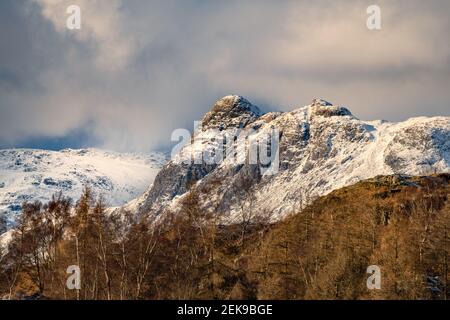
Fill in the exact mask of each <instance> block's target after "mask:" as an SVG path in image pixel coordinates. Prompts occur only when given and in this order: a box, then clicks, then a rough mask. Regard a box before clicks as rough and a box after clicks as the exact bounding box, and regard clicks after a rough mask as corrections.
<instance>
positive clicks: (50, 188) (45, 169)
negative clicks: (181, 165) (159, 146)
mask: <svg viewBox="0 0 450 320" xmlns="http://www.w3.org/2000/svg"><path fill="white" fill-rule="evenodd" d="M165 162H166V156H165V155H164V154H162V153H151V154H121V153H115V152H109V151H102V150H97V149H83V150H71V149H67V150H62V151H59V152H55V151H45V150H31V149H11V150H0V219H1V218H3V219H5V218H6V220H7V222H8V223H10V222H11V221H13V219H14V217H15V216H16V214H17V213H19V212H20V210H21V204H22V203H23V202H24V201H35V200H40V201H43V202H45V201H48V200H49V199H51V197H52V195H53V194H54V193H56V192H59V191H62V192H63V194H64V195H65V196H70V197H71V198H73V199H74V201H76V200H77V199H78V197H79V196H80V194H81V192H82V189H83V187H84V186H90V187H92V188H93V190H94V192H95V193H96V194H97V195H99V194H103V195H104V196H105V199H106V201H107V202H108V204H109V205H111V206H121V205H123V204H125V203H126V202H128V201H129V200H131V199H134V198H136V197H138V196H140V195H141V194H142V193H143V192H144V191H145V190H146V189H147V188H148V186H149V185H151V183H152V182H153V180H154V178H155V176H156V174H157V173H158V172H159V170H160V168H161V167H162V166H163V165H164V163H165ZM0 229H1V226H0ZM3 231H5V230H4V228H3ZM1 233H2V230H0V234H1Z"/></svg>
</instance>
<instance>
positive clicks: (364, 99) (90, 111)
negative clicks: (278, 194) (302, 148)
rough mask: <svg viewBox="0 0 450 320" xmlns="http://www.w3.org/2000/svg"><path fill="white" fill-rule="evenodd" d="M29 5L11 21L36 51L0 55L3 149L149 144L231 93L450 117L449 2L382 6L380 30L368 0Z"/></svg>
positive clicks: (59, 1) (92, 0)
mask: <svg viewBox="0 0 450 320" xmlns="http://www.w3.org/2000/svg"><path fill="white" fill-rule="evenodd" d="M7 1H10V2H11V3H14V5H15V6H20V5H19V4H18V3H21V2H16V1H13V0H7ZM31 1H32V2H33V3H34V4H36V3H38V4H39V6H37V7H36V6H32V7H33V8H32V10H31V13H29V14H28V15H26V18H27V19H28V20H29V21H28V20H27V21H28V23H29V25H27V22H26V21H25V23H24V25H19V24H18V25H17V26H16V28H9V29H13V30H16V31H17V30H21V28H22V29H24V31H22V33H19V34H18V36H16V38H15V39H16V40H15V41H16V42H17V43H19V42H20V43H21V46H16V47H23V46H25V45H23V43H25V44H26V46H25V47H27V48H30V49H29V50H28V51H27V52H26V53H24V50H22V51H21V54H20V55H18V54H17V55H15V54H14V52H13V50H5V51H3V52H0V144H1V143H4V142H5V141H6V142H10V143H16V142H17V141H21V140H24V139H27V138H30V137H35V136H50V137H53V136H61V135H65V134H68V133H69V132H71V131H73V130H75V129H77V128H80V127H83V126H87V125H89V131H90V132H91V133H92V135H93V136H94V138H95V139H94V140H99V141H100V142H101V146H104V147H108V148H111V149H117V150H124V149H128V150H146V149H150V148H154V147H156V146H159V145H161V144H164V143H168V142H169V139H170V133H171V131H172V130H173V129H174V128H178V127H187V128H190V127H191V126H192V125H193V121H194V120H198V119H199V118H200V117H201V116H202V115H203V113H204V112H206V111H207V109H208V108H209V106H210V105H211V104H212V103H213V102H214V100H215V99H218V98H219V97H220V96H221V95H225V94H229V93H236V94H242V95H244V96H246V97H247V98H248V99H250V100H251V101H254V102H257V103H262V104H264V105H270V106H271V107H273V108H281V109H284V110H289V109H292V108H293V107H296V106H300V105H304V104H307V103H308V102H309V101H310V100H311V99H312V98H314V97H323V98H325V99H329V100H331V101H332V102H335V103H340V104H346V105H348V107H349V108H350V109H351V110H352V111H353V113H355V114H356V115H357V116H359V117H361V118H365V119H374V118H387V119H390V120H398V119H404V118H407V117H411V116H415V115H437V114H441V115H448V114H449V110H450V108H449V105H450V93H449V91H448V88H449V87H450V41H449V40H448V30H449V29H450V22H449V20H448V15H449V14H450V3H449V2H448V1H441V0H435V1H433V2H432V3H431V2H423V1H420V0H408V1H406V0H398V1H395V2H394V1H382V0H381V1H378V4H379V5H380V7H381V9H382V18H383V23H382V30H381V31H369V30H368V29H367V27H366V19H367V13H366V8H367V6H368V5H370V4H373V3H372V1H369V0H355V1H347V0H341V1H325V0H321V1H314V2H312V1H306V0H305V1H303V0H293V1H288V0H286V1H276V0H273V1H271V0H266V1H235V0H230V1H197V0H164V1H157V0H155V1H153V0H134V1H120V0H73V1H68V0H31ZM69 4H78V5H80V7H81V8H82V30H81V31H80V32H77V31H75V32H74V31H70V30H67V29H66V28H65V24H66V18H67V14H66V8H67V6H68V5H69ZM1 15H2V12H1V10H0V18H1ZM1 21H5V20H2V19H0V23H2V22H1ZM49 21H50V22H51V23H50V24H49V23H48V22H49ZM13 23H14V22H11V24H13ZM45 26H47V27H51V28H50V29H52V30H47V29H45ZM2 29H3V28H0V40H1V41H2V42H5V41H3V40H4V39H6V42H7V41H8V39H14V37H12V36H10V35H9V34H5V35H4V36H2V33H1V30H2ZM41 29H42V30H41ZM5 30H6V28H5ZM23 35H25V36H23ZM22 42H23V43H22ZM8 48H15V46H14V41H13V43H12V46H8ZM3 61H8V63H7V64H5V65H2V62H3ZM16 78H17V80H15V79H16Z"/></svg>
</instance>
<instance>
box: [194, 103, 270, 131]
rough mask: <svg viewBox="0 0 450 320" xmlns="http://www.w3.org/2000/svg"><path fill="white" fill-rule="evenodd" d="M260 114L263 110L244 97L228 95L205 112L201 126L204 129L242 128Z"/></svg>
mask: <svg viewBox="0 0 450 320" xmlns="http://www.w3.org/2000/svg"><path fill="white" fill-rule="evenodd" d="M262 114H263V112H261V110H260V109H259V108H258V107H257V106H255V105H253V104H252V103H251V102H249V101H248V100H247V99H245V98H244V97H242V96H238V95H229V96H225V97H223V98H222V99H220V100H218V101H217V102H216V103H215V104H214V105H213V107H212V108H211V111H209V112H208V113H206V114H205V116H204V117H203V119H202V128H203V129H204V130H205V129H220V130H225V129H228V128H243V127H245V126H246V125H247V124H249V123H250V122H253V121H254V120H256V119H257V118H259V117H260V116H261V115H262Z"/></svg>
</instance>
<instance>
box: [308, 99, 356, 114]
mask: <svg viewBox="0 0 450 320" xmlns="http://www.w3.org/2000/svg"><path fill="white" fill-rule="evenodd" d="M309 108H310V109H311V115H312V116H322V117H327V118H329V117H342V116H349V117H353V115H352V113H351V112H350V110H348V109H347V108H346V107H343V106H336V105H334V104H332V103H331V102H328V101H326V100H324V99H314V100H313V101H312V102H311V104H310V105H309Z"/></svg>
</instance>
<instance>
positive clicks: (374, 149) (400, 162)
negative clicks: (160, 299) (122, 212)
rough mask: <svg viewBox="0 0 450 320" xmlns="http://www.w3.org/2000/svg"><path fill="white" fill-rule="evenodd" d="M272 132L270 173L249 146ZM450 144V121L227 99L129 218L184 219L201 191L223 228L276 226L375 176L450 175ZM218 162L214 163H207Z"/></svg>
mask: <svg viewBox="0 0 450 320" xmlns="http://www.w3.org/2000/svg"><path fill="white" fill-rule="evenodd" d="M274 132H275V134H276V136H277V137H276V138H277V139H276V141H275V143H276V144H277V148H276V150H277V151H278V152H277V153H276V154H274V152H273V150H272V152H268V154H270V155H271V156H272V163H271V164H269V165H276V169H277V170H276V171H275V172H274V171H270V174H267V171H265V169H266V168H265V166H264V165H262V164H261V163H260V158H257V162H256V163H255V162H251V161H249V152H248V150H249V149H248V141H249V140H252V139H253V140H257V141H261V140H264V139H265V138H264V137H267V136H269V135H272V136H273V135H274ZM266 141H269V140H268V139H266ZM449 141H450V118H448V117H435V118H425V117H422V118H414V119H410V120H407V121H405V122H401V123H390V122H385V121H361V120H359V119H357V118H356V117H354V116H353V115H352V113H351V112H350V111H349V110H348V109H347V108H344V107H341V106H335V105H333V104H331V103H329V102H327V101H325V100H321V99H315V100H313V102H312V103H311V104H310V105H308V106H305V107H302V108H298V109H295V110H293V111H290V112H284V113H281V112H271V113H266V114H263V113H262V112H261V111H260V110H259V108H257V107H256V106H253V105H252V104H251V103H250V102H249V101H247V100H246V99H244V98H242V97H240V96H227V97H225V98H223V99H221V100H219V101H218V102H216V104H215V105H214V106H213V108H212V109H211V111H210V112H208V113H207V114H206V115H205V117H204V118H203V120H202V126H201V127H200V128H199V129H197V130H196V131H195V133H194V138H193V139H192V143H191V144H189V145H187V146H185V147H184V148H183V149H182V150H181V151H180V152H179V153H178V154H177V155H176V156H175V157H174V158H173V159H172V160H171V161H169V162H168V163H167V164H166V165H165V166H164V167H163V168H162V170H161V171H160V172H159V174H158V175H157V177H156V179H155V181H154V184H153V186H152V187H151V189H150V190H149V191H148V192H147V193H146V194H145V195H144V197H143V198H141V199H140V201H138V202H136V205H135V206H131V207H130V206H129V207H128V209H131V210H135V211H138V212H140V213H141V214H148V215H153V216H155V217H158V216H160V215H162V214H164V212H165V211H166V210H171V211H177V210H179V208H180V200H181V199H183V198H184V197H185V196H186V195H188V194H189V193H192V192H195V193H196V194H198V196H199V206H200V207H201V208H202V209H203V210H204V211H205V212H208V211H209V212H213V213H217V214H218V215H219V216H220V217H221V218H222V219H223V220H224V221H233V220H238V219H240V217H241V214H242V212H243V211H247V212H250V213H249V214H250V215H252V216H255V217H258V216H270V217H271V218H272V219H280V218H283V217H284V216H286V215H288V214H290V213H292V212H294V211H296V210H298V209H300V208H301V207H302V206H304V205H306V204H307V203H308V202H310V201H311V200H312V199H313V198H314V197H317V196H321V195H324V194H326V193H328V192H330V191H332V190H334V189H338V188H341V187H344V186H347V185H350V184H353V183H355V182H357V181H359V180H363V179H367V178H371V177H375V176H377V175H390V174H405V175H425V174H431V173H438V172H439V173H440V172H447V173H448V172H450V142H449ZM273 144H274V143H273V142H272V145H270V143H269V147H268V149H270V148H272V147H273ZM223 146H228V147H231V148H223ZM259 148H261V146H260V147H259ZM230 150H231V152H230ZM258 150H260V149H258ZM201 153H203V155H205V154H206V155H207V156H206V157H205V156H204V157H203V161H192V159H198V155H199V154H201ZM218 154H219V155H220V156H219V157H217V156H218ZM214 157H216V160H217V159H218V160H217V161H207V160H210V159H211V158H214ZM205 159H206V161H205ZM265 165H266V167H267V164H265ZM272 169H273V168H272Z"/></svg>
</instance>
